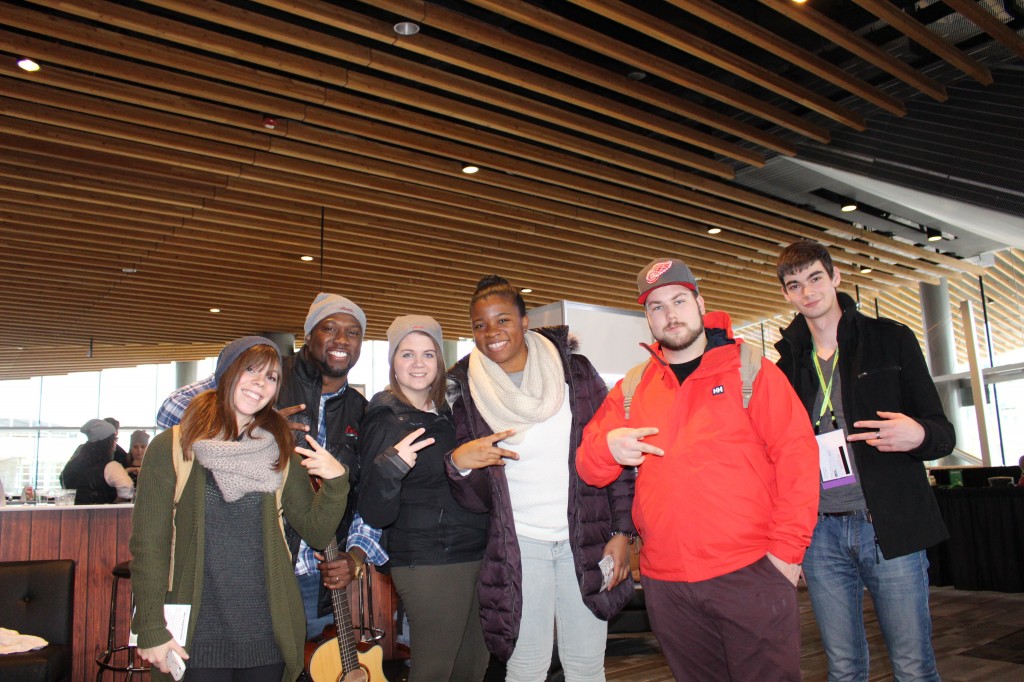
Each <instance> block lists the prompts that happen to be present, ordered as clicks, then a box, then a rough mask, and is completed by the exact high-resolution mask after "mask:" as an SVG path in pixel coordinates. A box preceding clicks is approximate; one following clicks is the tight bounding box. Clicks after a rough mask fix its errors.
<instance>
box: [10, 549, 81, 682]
mask: <svg viewBox="0 0 1024 682" xmlns="http://www.w3.org/2000/svg"><path fill="white" fill-rule="evenodd" d="M74 611H75V562H74V561H71V560H70V559H60V560H54V561H7V562H0V627H4V628H8V629H10V630H17V631H18V632H20V633H22V634H26V635H37V636H39V637H42V638H43V639H45V640H46V641H48V642H49V645H48V646H45V647H43V648H42V649H40V650H38V651H26V652H24V653H18V654H6V655H4V656H0V682H62V681H69V680H71V652H72V646H71V644H72V643H71V637H72V632H73V628H72V624H73V622H74Z"/></svg>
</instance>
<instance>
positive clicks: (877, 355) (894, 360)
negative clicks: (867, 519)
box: [775, 293, 956, 559]
mask: <svg viewBox="0 0 1024 682" xmlns="http://www.w3.org/2000/svg"><path fill="white" fill-rule="evenodd" d="M838 297H839V305H840V306H841V307H842V309H843V316H842V319H841V320H840V321H839V330H838V334H837V336H838V341H839V367H838V371H839V376H840V377H841V378H842V382H841V383H842V398H843V411H844V412H845V414H846V423H847V426H848V428H849V429H850V432H851V433H859V432H862V431H864V429H854V428H853V423H854V422H856V421H860V420H875V419H878V415H877V414H876V412H877V411H878V410H881V411H883V412H900V413H902V414H905V415H907V416H908V417H911V418H913V419H914V421H916V422H917V423H918V424H920V425H921V426H922V427H923V428H924V441H922V443H921V445H920V446H918V447H917V448H916V449H915V450H911V451H910V452H879V451H878V450H877V449H876V448H874V447H873V446H871V445H868V444H867V443H866V442H865V441H855V442H854V443H853V456H854V459H855V460H856V462H857V471H858V472H860V479H861V481H860V483H861V488H862V489H863V491H864V500H865V501H866V502H867V505H868V509H869V510H870V511H871V517H872V520H873V523H874V527H875V533H876V535H877V536H878V546H879V547H880V548H881V550H882V556H884V557H885V558H886V559H895V558H896V557H901V556H904V555H907V554H910V553H912V552H917V551H919V550H922V549H924V548H926V547H931V546H932V545H935V544H938V543H939V542H942V541H943V540H945V539H946V538H948V537H949V533H948V532H947V531H946V526H945V524H944V523H943V521H942V515H941V514H940V513H939V507H938V504H937V503H936V502H935V494H934V493H933V492H932V489H931V486H929V485H928V476H927V473H926V472H925V468H924V462H926V461H928V460H933V459H938V458H940V457H945V456H946V455H948V454H949V453H950V452H952V450H953V446H954V445H955V444H956V434H955V433H954V431H953V425H952V424H950V423H949V420H948V419H946V415H945V414H944V413H943V411H942V403H941V402H940V400H939V394H938V392H937V391H936V390H935V384H934V383H932V378H931V375H930V374H929V373H928V366H927V365H926V364H925V361H924V356H923V355H922V354H921V347H920V346H919V345H918V343H917V339H916V338H915V337H914V333H913V332H912V331H910V329H909V328H908V327H906V326H905V325H902V324H900V323H898V322H895V321H893V320H887V319H885V318H879V319H873V318H870V317H867V316H865V315H861V314H860V313H859V312H857V307H856V304H855V303H854V301H853V299H852V298H850V296H848V295H847V294H844V293H840V294H839V295H838ZM775 348H776V349H777V350H778V351H779V356H780V357H779V362H778V365H779V369H781V370H782V371H783V372H784V373H785V374H786V376H787V377H789V380H790V383H792V384H793V388H794V389H796V392H797V395H799V396H800V399H801V400H802V401H803V403H804V406H805V407H806V408H807V412H808V414H810V412H811V410H812V409H813V405H814V400H815V398H816V396H817V394H818V390H819V383H818V377H817V374H815V371H814V368H813V365H812V363H811V353H812V352H813V346H812V340H811V332H810V329H809V328H808V327H807V320H806V319H804V317H803V315H797V317H796V319H794V320H793V322H792V323H791V324H790V325H789V326H788V327H787V328H786V329H784V330H783V331H782V341H779V342H778V343H776V344H775Z"/></svg>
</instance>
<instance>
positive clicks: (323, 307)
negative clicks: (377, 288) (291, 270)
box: [302, 293, 366, 336]
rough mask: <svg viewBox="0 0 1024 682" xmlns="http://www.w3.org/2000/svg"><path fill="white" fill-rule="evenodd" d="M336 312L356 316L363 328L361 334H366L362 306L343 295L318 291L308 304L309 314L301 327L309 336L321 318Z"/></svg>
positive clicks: (364, 315)
mask: <svg viewBox="0 0 1024 682" xmlns="http://www.w3.org/2000/svg"><path fill="white" fill-rule="evenodd" d="M338 313H344V314H346V315H351V316H352V317H354V318H356V321H357V322H359V326H360V327H362V328H363V335H364V336H365V335H366V314H365V313H364V312H363V309H362V308H360V307H359V306H357V305H356V304H355V303H353V302H352V301H350V300H348V299H347V298H345V297H344V296H338V295H337V294H325V293H319V294H317V296H316V298H315V299H313V304H312V305H311V306H309V314H307V315H306V324H305V325H303V327H302V329H303V331H305V333H306V336H309V334H310V332H312V331H313V328H314V327H316V326H317V325H318V324H320V321H321V320H323V319H325V318H328V317H330V316H331V315H336V314H338Z"/></svg>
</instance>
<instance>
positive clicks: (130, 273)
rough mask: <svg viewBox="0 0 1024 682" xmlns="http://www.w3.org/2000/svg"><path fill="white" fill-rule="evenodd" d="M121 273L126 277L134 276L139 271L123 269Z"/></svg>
mask: <svg viewBox="0 0 1024 682" xmlns="http://www.w3.org/2000/svg"><path fill="white" fill-rule="evenodd" d="M121 272H123V273H124V274H126V275H134V274H135V273H136V272H138V270H136V269H135V268H121Z"/></svg>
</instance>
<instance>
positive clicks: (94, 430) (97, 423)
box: [79, 419, 117, 443]
mask: <svg viewBox="0 0 1024 682" xmlns="http://www.w3.org/2000/svg"><path fill="white" fill-rule="evenodd" d="M79 431H81V432H82V433H84V434H85V437H86V438H88V439H89V442H90V443H95V442H96V441H99V440H104V439H106V438H110V437H111V436H113V435H114V434H115V433H117V431H115V430H114V426H113V424H111V423H110V422H107V421H104V420H102V419H90V420H89V421H87V422H85V423H84V424H82V428H80V429H79Z"/></svg>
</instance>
